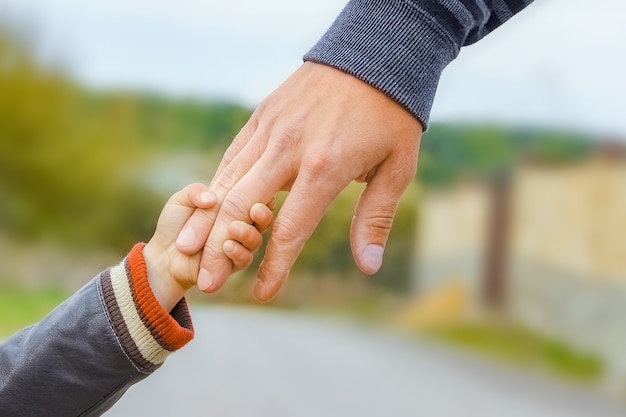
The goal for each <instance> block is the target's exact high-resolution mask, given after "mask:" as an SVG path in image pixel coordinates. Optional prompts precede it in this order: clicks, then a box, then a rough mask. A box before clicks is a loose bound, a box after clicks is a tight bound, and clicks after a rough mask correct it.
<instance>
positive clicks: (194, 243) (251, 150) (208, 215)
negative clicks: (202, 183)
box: [176, 138, 263, 255]
mask: <svg viewBox="0 0 626 417" xmlns="http://www.w3.org/2000/svg"><path fill="white" fill-rule="evenodd" d="M258 140H259V141H262V140H263V139H258ZM255 141H256V139H254V138H252V139H251V140H250V141H249V142H247V143H246V144H245V145H244V146H243V148H242V149H241V151H240V152H239V153H238V154H237V155H236V156H234V158H233V159H232V160H231V162H230V163H229V164H228V165H226V166H224V167H223V168H222V170H221V172H220V174H219V175H216V176H215V178H214V179H213V181H212V182H211V186H210V188H211V191H212V192H213V193H214V194H215V196H216V198H217V200H218V201H224V198H225V197H226V194H228V192H229V190H230V189H231V188H232V187H234V186H235V184H236V183H237V181H239V180H240V179H241V178H242V177H243V176H244V175H245V174H246V172H248V170H250V169H251V167H252V166H253V165H254V163H255V162H256V161H257V160H258V158H259V157H260V156H261V151H259V149H263V146H257V145H255ZM249 207H250V206H246V207H241V209H242V210H244V211H245V213H244V212H243V211H242V212H241V213H239V216H238V217H237V218H239V219H245V218H248V213H247V210H248V208H249ZM217 216H218V211H217V210H196V211H195V212H194V213H193V215H192V216H191V217H190V218H189V220H187V222H186V224H185V226H184V228H183V230H182V231H181V233H180V235H179V238H178V239H177V240H176V246H177V248H178V250H180V251H181V252H182V253H184V254H187V255H192V254H194V253H196V252H198V251H200V250H201V249H202V248H203V247H204V246H205V243H206V241H207V239H208V237H209V234H210V233H211V230H212V228H213V225H214V223H215V221H216V219H217ZM222 243H223V242H221V243H220V246H221V244H222Z"/></svg>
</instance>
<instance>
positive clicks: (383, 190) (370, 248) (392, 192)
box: [350, 167, 411, 274]
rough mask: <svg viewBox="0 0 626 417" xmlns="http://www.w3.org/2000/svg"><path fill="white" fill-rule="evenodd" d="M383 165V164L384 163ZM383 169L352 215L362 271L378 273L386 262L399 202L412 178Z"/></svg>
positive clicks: (356, 257) (356, 258) (356, 255)
mask: <svg viewBox="0 0 626 417" xmlns="http://www.w3.org/2000/svg"><path fill="white" fill-rule="evenodd" d="M381 168H383V167H381ZM388 174H390V172H388V173H385V172H384V170H383V169H379V171H378V172H377V174H376V176H374V177H373V178H372V179H371V180H370V181H369V183H368V184H367V186H366V187H365V189H364V190H363V193H362V194H361V198H360V199H359V202H358V203H357V206H356V209H355V211H354V216H353V217H352V224H351V227H350V247H351V248H352V256H353V257H354V261H355V262H356V264H357V266H358V267H359V269H360V270H361V271H363V272H364V273H366V274H374V273H376V272H377V271H378V270H379V269H380V267H381V266H382V264H383V254H384V251H385V245H386V244H387V238H388V237H389V232H390V231H391V226H392V224H393V219H394V217H395V215H396V210H397V208H398V203H399V201H400V197H401V196H402V193H403V192H404V190H405V189H406V187H407V186H408V184H409V181H410V178H411V176H410V174H409V179H408V180H405V179H404V178H403V179H401V180H399V178H398V177H395V178H394V176H393V175H388Z"/></svg>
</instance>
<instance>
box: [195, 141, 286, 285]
mask: <svg viewBox="0 0 626 417" xmlns="http://www.w3.org/2000/svg"><path fill="white" fill-rule="evenodd" d="M275 156H276V155H274V156H272V153H271V152H270V153H267V154H265V155H264V156H263V157H262V158H261V159H260V160H259V161H258V162H257V163H256V164H254V165H253V166H252V168H251V169H250V170H249V171H248V173H246V174H245V175H244V176H243V177H242V178H241V180H240V181H239V182H238V183H237V184H236V185H235V186H234V187H233V188H232V190H231V191H230V192H229V193H228V194H227V195H226V196H225V198H224V201H223V202H222V205H221V207H220V210H219V213H218V214H217V218H216V219H215V222H214V224H213V228H212V229H211V232H210V234H209V236H208V239H206V240H205V245H204V249H203V251H202V259H201V261H200V272H199V274H198V288H199V289H200V290H201V291H204V292H214V291H216V290H218V289H219V288H220V287H221V286H222V285H223V284H224V283H225V282H226V279H227V278H228V276H229V275H230V274H231V273H232V263H231V262H230V260H229V259H228V258H227V257H226V256H225V255H224V252H223V244H224V242H225V241H226V240H229V239H230V232H229V227H230V224H231V223H233V222H234V221H236V220H243V221H245V222H248V223H252V220H251V219H250V209H251V207H252V206H253V205H254V204H255V203H257V202H262V203H267V202H268V201H271V199H272V198H273V196H274V194H276V192H277V191H278V190H280V189H281V188H282V185H283V184H284V183H285V182H286V181H287V180H288V178H289V177H290V176H291V175H292V172H291V171H292V170H291V168H290V167H289V165H290V164H292V163H293V162H292V161H285V159H284V158H282V159H281V158H278V160H276V158H275ZM281 161H283V162H282V163H281ZM282 167H284V168H282ZM260 178H263V181H260V180H259V179H260Z"/></svg>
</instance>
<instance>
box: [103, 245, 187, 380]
mask: <svg viewBox="0 0 626 417" xmlns="http://www.w3.org/2000/svg"><path fill="white" fill-rule="evenodd" d="M144 246H145V245H144V244H143V243H139V244H137V245H135V247H133V249H132V250H131V251H130V253H129V254H128V256H127V257H126V259H124V261H122V262H121V263H120V264H119V265H117V266H115V267H113V268H110V269H108V270H106V271H104V272H103V273H102V274H101V275H100V280H101V288H102V293H103V298H104V305H105V308H106V310H107V313H108V316H109V320H110V322H111V325H112V326H113V328H114V330H115V334H116V336H117V338H118V340H119V342H120V344H121V346H122V348H123V349H124V352H125V353H126V355H127V356H128V357H129V359H131V361H132V362H133V363H134V364H135V366H136V367H137V368H138V369H139V370H141V371H142V372H152V371H154V370H155V369H157V368H158V367H159V366H160V365H161V364H162V363H163V362H164V361H165V359H166V357H167V356H168V355H169V354H171V353H172V352H174V351H176V350H178V349H180V348H181V347H183V346H184V345H185V344H187V343H188V342H189V341H190V340H191V339H192V338H193V335H194V332H193V325H192V322H191V316H190V314H189V309H188V307H187V303H186V301H185V299H182V300H181V301H180V302H179V303H178V304H177V305H176V306H175V307H174V309H173V310H172V311H171V313H168V312H167V311H165V310H164V309H163V308H162V307H161V305H160V304H159V303H158V301H157V300H156V298H155V297H154V294H153V293H152V289H151V288H150V284H149V282H148V273H147V269H146V263H145V260H144V258H143V252H142V251H143V247H144Z"/></svg>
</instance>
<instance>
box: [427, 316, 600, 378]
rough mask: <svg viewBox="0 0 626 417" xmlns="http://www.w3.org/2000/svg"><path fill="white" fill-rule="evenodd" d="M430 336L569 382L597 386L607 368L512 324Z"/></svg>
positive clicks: (450, 329) (457, 328) (463, 327)
mask: <svg viewBox="0 0 626 417" xmlns="http://www.w3.org/2000/svg"><path fill="white" fill-rule="evenodd" d="M429 336H431V337H434V338H435V339H438V340H442V341H445V342H448V343H452V344H454V345H458V346H461V347H464V348H469V349H471V350H473V351H475V352H477V353H481V354H485V355H488V356H490V357H496V358H498V359H501V360H504V361H506V362H508V363H512V364H515V365H518V366H523V367H525V368H529V367H530V368H535V369H538V370H544V371H548V372H551V373H553V374H555V375H558V376H561V377H564V378H568V379H574V380H579V381H586V382H596V381H599V380H600V378H601V377H602V376H603V374H604V371H605V364H604V362H603V361H602V359H600V358H599V357H598V356H596V355H593V354H589V353H585V352H581V351H577V350H575V349H573V348H571V347H569V346H568V345H566V344H564V343H562V342H560V341H558V340H554V339H551V338H548V337H545V336H541V335H539V334H537V333H535V332H533V331H531V330H529V329H526V328H523V327H520V326H519V325H515V324H512V323H474V324H469V323H468V324H455V325H449V326H444V327H441V328H439V329H433V330H431V331H430V333H429Z"/></svg>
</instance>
